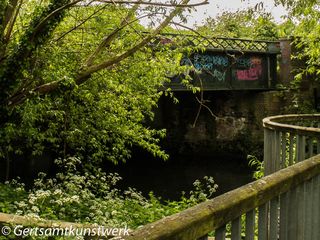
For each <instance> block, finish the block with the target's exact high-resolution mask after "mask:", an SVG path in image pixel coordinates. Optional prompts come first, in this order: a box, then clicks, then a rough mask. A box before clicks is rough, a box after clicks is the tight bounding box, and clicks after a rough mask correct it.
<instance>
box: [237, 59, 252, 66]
mask: <svg viewBox="0 0 320 240" xmlns="http://www.w3.org/2000/svg"><path fill="white" fill-rule="evenodd" d="M237 66H238V67H243V68H248V67H250V66H251V59H250V58H238V59H237Z"/></svg>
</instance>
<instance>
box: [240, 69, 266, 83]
mask: <svg viewBox="0 0 320 240" xmlns="http://www.w3.org/2000/svg"><path fill="white" fill-rule="evenodd" d="M261 75H262V67H261V65H256V66H253V67H251V68H249V69H245V70H237V72H236V76H237V79H238V80H240V81H255V80H258V79H259V77H260V76H261Z"/></svg>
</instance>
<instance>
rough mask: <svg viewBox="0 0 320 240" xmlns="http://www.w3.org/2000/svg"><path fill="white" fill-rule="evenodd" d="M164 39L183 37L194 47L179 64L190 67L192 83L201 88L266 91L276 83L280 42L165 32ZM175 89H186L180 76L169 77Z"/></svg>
mask: <svg viewBox="0 0 320 240" xmlns="http://www.w3.org/2000/svg"><path fill="white" fill-rule="evenodd" d="M163 36H165V40H163V39H162V41H165V42H170V41H174V40H173V39H174V38H177V37H180V38H181V37H183V38H184V41H186V42H187V43H188V44H189V45H191V46H195V49H199V46H200V47H201V50H196V51H194V52H192V53H191V54H189V55H187V54H185V55H184V57H183V58H182V60H181V64H182V65H190V66H193V68H192V69H193V70H191V72H190V73H189V74H190V75H191V77H192V83H193V84H194V85H195V86H198V87H200V88H201V89H202V90H209V91H210V90H269V89H274V88H275V86H276V84H277V55H278V54H280V42H277V41H253V40H248V39H236V38H208V37H202V36H196V35H175V34H166V35H162V37H163ZM168 87H170V88H171V89H172V90H174V91H181V90H187V88H186V87H185V86H184V85H182V84H181V76H180V77H179V76H177V77H174V78H172V81H171V83H170V84H169V86H168Z"/></svg>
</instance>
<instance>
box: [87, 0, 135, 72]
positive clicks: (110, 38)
mask: <svg viewBox="0 0 320 240" xmlns="http://www.w3.org/2000/svg"><path fill="white" fill-rule="evenodd" d="M138 8H139V3H137V4H135V5H134V6H133V7H132V8H131V9H130V11H129V12H128V14H127V15H126V17H125V18H124V19H123V20H122V21H121V23H120V26H119V27H117V28H116V29H115V30H114V31H113V32H112V33H111V34H109V35H108V36H107V37H105V38H104V39H103V40H102V41H101V43H100V44H99V46H98V47H97V48H96V50H95V51H94V52H93V53H92V54H91V55H90V56H89V57H88V59H87V60H86V61H85V63H84V66H91V65H92V64H93V62H94V60H95V58H96V57H97V56H98V55H99V54H100V53H101V52H102V51H103V49H105V48H106V47H107V46H108V45H110V43H111V42H112V41H113V40H114V39H115V37H116V36H117V35H118V33H119V32H120V31H121V30H122V29H123V28H124V27H126V26H127V25H129V23H128V21H129V20H130V19H131V18H132V17H133V16H134V13H135V12H136V10H137V9H138Z"/></svg>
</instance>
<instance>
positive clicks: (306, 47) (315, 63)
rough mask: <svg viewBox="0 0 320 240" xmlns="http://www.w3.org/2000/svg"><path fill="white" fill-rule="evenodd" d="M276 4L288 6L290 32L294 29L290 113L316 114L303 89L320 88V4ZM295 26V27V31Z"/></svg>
mask: <svg viewBox="0 0 320 240" xmlns="http://www.w3.org/2000/svg"><path fill="white" fill-rule="evenodd" d="M275 2H276V3H277V4H282V5H284V6H286V8H287V10H288V19H289V21H288V22H287V28H289V29H291V37H292V39H293V43H292V46H293V56H292V58H293V64H294V71H293V73H294V75H295V76H294V81H293V82H292V84H291V86H290V89H291V90H292V99H291V100H290V101H291V102H294V103H295V104H293V105H292V106H290V111H291V112H292V111H294V112H298V113H301V112H303V113H306V112H314V107H313V105H314V104H313V99H311V98H309V99H306V97H305V96H304V95H303V94H302V93H301V91H300V89H301V88H305V86H306V85H308V86H310V87H311V88H319V87H320V85H319V83H320V81H319V79H320V78H319V76H320V70H319V63H320V62H319V56H320V52H319V47H320V45H319V39H318V38H319V37H318V36H319V33H320V25H319V21H318V19H319V17H320V11H319V6H320V5H319V2H318V1H313V0H312V1H296V0H279V1H275ZM292 26H294V27H292Z"/></svg>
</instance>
